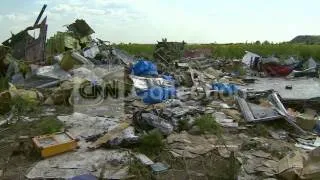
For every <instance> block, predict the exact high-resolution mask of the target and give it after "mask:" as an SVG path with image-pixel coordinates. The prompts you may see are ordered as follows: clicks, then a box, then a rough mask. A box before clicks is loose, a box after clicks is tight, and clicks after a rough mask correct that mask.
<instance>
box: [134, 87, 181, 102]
mask: <svg viewBox="0 0 320 180" xmlns="http://www.w3.org/2000/svg"><path fill="white" fill-rule="evenodd" d="M176 94H177V92H176V89H175V88H174V87H159V86H155V87H152V88H150V89H148V90H145V91H138V92H137V95H138V96H140V97H142V99H143V102H144V103H146V104H157V103H161V102H163V101H165V100H167V99H170V98H172V97H174V96H176Z"/></svg>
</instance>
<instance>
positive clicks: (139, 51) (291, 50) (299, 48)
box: [117, 43, 320, 60]
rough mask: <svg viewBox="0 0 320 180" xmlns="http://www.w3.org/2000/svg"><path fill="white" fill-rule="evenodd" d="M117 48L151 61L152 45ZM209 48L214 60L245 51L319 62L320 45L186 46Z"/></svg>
mask: <svg viewBox="0 0 320 180" xmlns="http://www.w3.org/2000/svg"><path fill="white" fill-rule="evenodd" d="M117 47H118V48H120V49H123V50H125V51H127V52H128V53H130V54H133V55H138V56H144V57H148V58H149V59H153V51H154V47H155V45H154V44H118V45H117ZM198 48H209V49H211V50H212V56H213V57H215V58H227V59H233V58H236V59H240V58H242V57H243V55H244V54H245V51H246V50H247V51H251V52H255V53H257V54H260V55H262V56H270V55H277V56H279V57H280V58H288V57H290V56H294V57H298V58H300V59H308V58H310V57H313V58H315V59H317V60H320V45H306V44H289V43H281V44H269V43H262V44H258V43H254V44H187V45H186V49H198Z"/></svg>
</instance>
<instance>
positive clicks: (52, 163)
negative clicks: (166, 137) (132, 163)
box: [26, 150, 130, 179]
mask: <svg viewBox="0 0 320 180" xmlns="http://www.w3.org/2000/svg"><path fill="white" fill-rule="evenodd" d="M129 157H130V156H129V152H128V151H125V152H121V151H119V150H109V151H106V150H95V151H88V152H80V151H77V152H70V153H65V154H62V155H59V156H55V157H52V158H49V159H45V160H42V161H40V162H38V163H37V164H36V165H35V166H34V167H32V169H31V170H30V171H29V172H28V173H27V175H26V178H28V179H69V178H72V177H74V176H79V175H83V174H91V175H94V176H96V177H100V175H101V174H102V178H103V179H125V178H126V177H127V175H128V170H129V169H128V167H127V165H126V164H127V163H128V162H129V159H130V158H129Z"/></svg>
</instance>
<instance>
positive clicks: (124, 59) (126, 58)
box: [112, 48, 135, 65]
mask: <svg viewBox="0 0 320 180" xmlns="http://www.w3.org/2000/svg"><path fill="white" fill-rule="evenodd" d="M112 53H113V55H115V56H116V57H117V58H118V59H120V60H121V61H122V62H123V63H124V64H126V65H129V64H133V63H134V61H135V59H134V57H132V56H131V55H129V54H127V53H126V52H124V51H122V50H120V49H116V48H113V49H112Z"/></svg>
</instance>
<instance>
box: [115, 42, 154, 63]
mask: <svg viewBox="0 0 320 180" xmlns="http://www.w3.org/2000/svg"><path fill="white" fill-rule="evenodd" d="M116 47H117V48H119V49H122V50H124V51H126V52H128V53H129V54H132V55H136V56H140V57H145V58H148V59H153V52H154V48H155V45H154V44H131V43H129V44H122V43H121V44H118V45H116Z"/></svg>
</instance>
